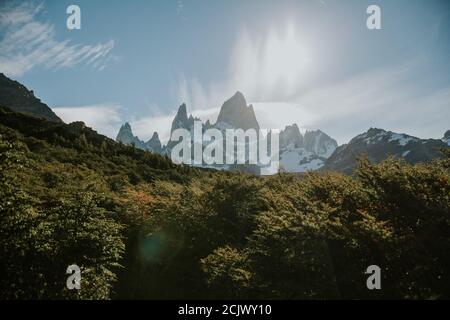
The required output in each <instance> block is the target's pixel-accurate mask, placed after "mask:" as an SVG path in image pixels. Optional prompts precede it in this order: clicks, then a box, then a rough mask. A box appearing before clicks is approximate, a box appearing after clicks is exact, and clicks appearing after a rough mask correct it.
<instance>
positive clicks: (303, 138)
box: [0, 73, 450, 174]
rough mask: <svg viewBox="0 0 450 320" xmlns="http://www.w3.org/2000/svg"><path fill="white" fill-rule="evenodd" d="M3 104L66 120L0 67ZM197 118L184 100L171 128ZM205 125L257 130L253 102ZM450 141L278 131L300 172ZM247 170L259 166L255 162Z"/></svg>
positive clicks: (126, 135) (153, 146)
mask: <svg viewBox="0 0 450 320" xmlns="http://www.w3.org/2000/svg"><path fill="white" fill-rule="evenodd" d="M0 106H1V107H7V108H9V109H10V110H12V111H14V112H17V113H24V114H27V115H31V116H34V117H37V118H41V119H46V120H49V121H52V122H56V123H63V121H62V120H61V119H60V118H59V117H58V116H57V115H56V114H55V113H54V112H53V111H52V110H51V108H50V107H49V106H48V105H46V104H45V103H43V102H42V101H41V100H40V99H39V98H37V97H36V96H35V95H34V92H33V91H32V90H29V89H27V88H26V87H25V86H24V85H22V84H20V83H19V82H17V81H14V80H12V79H9V78H8V77H7V76H5V75H4V74H2V73H0ZM196 120H200V119H198V118H195V117H193V116H192V115H188V113H187V106H186V104H182V105H181V106H180V107H179V109H178V112H177V114H176V115H175V117H174V120H173V122H172V126H171V133H172V132H173V131H174V130H175V129H178V128H185V129H188V130H192V128H193V124H194V121H196ZM202 126H203V131H204V130H206V129H209V128H216V129H219V130H225V129H229V128H234V129H244V130H247V129H256V130H258V129H259V128H260V125H259V123H258V120H257V117H256V114H255V111H254V108H253V106H252V105H248V104H247V102H246V99H245V97H244V95H243V94H242V93H241V92H237V93H236V94H235V95H234V96H232V97H231V98H230V99H228V100H227V101H225V102H224V103H223V105H222V107H221V108H220V112H219V116H218V118H217V121H216V122H215V123H214V124H211V122H210V121H209V120H208V121H206V122H205V123H202ZM116 141H118V142H121V143H123V144H126V145H134V146H135V147H136V148H139V149H143V150H147V151H150V152H153V153H158V154H163V155H168V154H170V151H171V149H172V147H173V145H174V144H175V143H177V142H175V141H169V142H168V143H167V145H162V143H161V141H160V139H159V136H158V133H157V132H154V134H153V136H152V137H151V139H149V140H148V141H146V142H144V141H142V140H140V139H139V137H137V136H134V134H133V131H132V128H131V126H130V124H129V123H125V124H124V125H122V127H121V128H120V130H119V133H118V135H117V138H116ZM449 146H450V130H448V131H447V132H445V133H444V135H443V137H442V138H441V139H420V138H417V137H414V136H411V135H408V134H403V133H396V132H391V131H386V130H383V129H378V128H371V129H369V130H368V131H367V132H364V133H362V134H359V135H357V136H356V137H354V138H353V139H351V140H350V142H349V143H347V144H344V145H341V146H338V144H337V142H336V140H334V139H333V138H332V137H330V136H329V135H327V134H326V133H324V132H323V131H321V130H314V131H306V132H304V133H302V132H301V130H300V128H299V126H298V125H297V124H296V123H293V124H292V125H289V126H286V127H285V128H284V129H283V130H281V131H280V166H281V168H280V169H281V170H282V171H287V172H298V173H302V172H306V171H311V170H330V171H338V172H344V173H348V174H351V173H352V172H353V170H354V169H355V168H356V166H357V159H358V158H359V157H361V156H366V157H367V158H368V159H369V160H370V161H372V162H374V163H377V162H380V161H382V160H384V159H386V158H387V157H389V156H394V157H399V158H403V159H404V160H405V161H406V162H408V163H411V164H415V163H419V162H427V161H431V160H432V159H434V158H439V157H441V156H442V155H441V152H440V149H441V148H445V147H449ZM238 166H239V165H237V166H218V167H216V169H238V170H239V168H238ZM242 166H243V167H246V166H247V165H242ZM247 169H248V166H247ZM247 171H251V172H258V170H255V168H250V170H247Z"/></svg>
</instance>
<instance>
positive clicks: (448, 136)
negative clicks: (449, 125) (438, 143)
mask: <svg viewBox="0 0 450 320" xmlns="http://www.w3.org/2000/svg"><path fill="white" fill-rule="evenodd" d="M442 141H444V142H445V143H446V144H447V145H448V146H449V147H450V130H447V132H446V133H444V138H442Z"/></svg>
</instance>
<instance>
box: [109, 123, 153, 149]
mask: <svg viewBox="0 0 450 320" xmlns="http://www.w3.org/2000/svg"><path fill="white" fill-rule="evenodd" d="M116 141H118V142H122V143H123V144H127V145H134V146H135V147H136V148H139V149H144V150H146V147H145V143H144V142H143V141H141V140H140V139H139V138H138V137H135V136H134V135H133V131H132V130H131V126H130V124H129V123H128V122H126V123H125V124H124V125H123V126H122V127H121V128H120V130H119V133H118V134H117V138H116Z"/></svg>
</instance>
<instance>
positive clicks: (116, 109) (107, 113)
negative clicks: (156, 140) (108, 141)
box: [53, 103, 122, 139]
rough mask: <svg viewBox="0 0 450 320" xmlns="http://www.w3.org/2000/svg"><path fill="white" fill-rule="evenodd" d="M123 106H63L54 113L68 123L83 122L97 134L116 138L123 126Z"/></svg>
mask: <svg viewBox="0 0 450 320" xmlns="http://www.w3.org/2000/svg"><path fill="white" fill-rule="evenodd" d="M120 109H121V106H120V105H118V104H114V103H105V104H94V105H89V106H62V107H56V108H53V111H54V112H55V113H56V114H57V115H58V116H59V117H60V118H61V119H62V120H63V121H64V122H66V123H71V122H74V121H83V122H84V123H85V124H86V125H87V126H89V127H91V128H93V129H95V130H96V131H97V132H99V133H101V134H103V135H105V136H108V137H110V138H112V139H115V138H116V135H117V133H118V131H119V128H120V126H121V124H122V117H121V115H120Z"/></svg>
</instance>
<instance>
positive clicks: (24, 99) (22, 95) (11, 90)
mask: <svg viewBox="0 0 450 320" xmlns="http://www.w3.org/2000/svg"><path fill="white" fill-rule="evenodd" d="M0 106H4V107H8V108H9V109H11V110H13V111H15V112H20V113H25V114H29V115H32V116H35V117H38V118H43V119H46V120H50V121H53V122H62V120H61V119H60V118H59V117H58V116H57V115H56V114H55V113H54V112H53V111H52V109H50V108H49V107H48V106H47V105H46V104H45V103H42V102H41V100H40V99H38V98H36V97H35V96H34V92H33V91H32V90H28V89H27V88H26V87H25V86H24V85H22V84H20V83H19V82H17V81H14V80H11V79H10V78H8V77H7V76H5V75H4V74H3V73H0Z"/></svg>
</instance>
